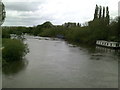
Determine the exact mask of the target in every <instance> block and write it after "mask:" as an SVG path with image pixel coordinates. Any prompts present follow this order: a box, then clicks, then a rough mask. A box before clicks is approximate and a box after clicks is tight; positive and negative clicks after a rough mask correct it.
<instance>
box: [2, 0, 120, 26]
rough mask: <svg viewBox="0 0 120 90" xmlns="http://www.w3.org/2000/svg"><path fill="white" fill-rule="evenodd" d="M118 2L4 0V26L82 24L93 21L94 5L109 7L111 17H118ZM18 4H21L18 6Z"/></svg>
mask: <svg viewBox="0 0 120 90" xmlns="http://www.w3.org/2000/svg"><path fill="white" fill-rule="evenodd" d="M118 1H119V0H103V1H101V0H27V2H26V0H4V3H5V5H6V11H7V18H6V22H5V23H4V25H27V26H32V25H37V24H41V23H43V22H45V21H51V22H52V23H53V24H63V23H64V22H69V21H71V22H80V23H84V22H86V21H89V20H92V19H93V16H94V9H95V5H96V4H98V5H101V6H109V9H110V15H111V17H115V16H117V15H118ZM20 2H22V3H23V4H19V3H20ZM16 3H18V4H16ZM14 18H15V19H14ZM12 20H13V21H12Z"/></svg>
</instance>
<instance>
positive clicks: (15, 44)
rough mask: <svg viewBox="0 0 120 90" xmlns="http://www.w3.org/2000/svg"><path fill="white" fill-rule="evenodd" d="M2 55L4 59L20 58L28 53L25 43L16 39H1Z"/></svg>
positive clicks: (13, 59)
mask: <svg viewBox="0 0 120 90" xmlns="http://www.w3.org/2000/svg"><path fill="white" fill-rule="evenodd" d="M2 43H3V47H4V49H3V50H2V55H3V59H4V60H6V61H15V60H21V59H22V57H23V56H25V54H26V53H28V48H27V45H26V44H24V43H23V42H22V41H20V40H17V39H3V42H2Z"/></svg>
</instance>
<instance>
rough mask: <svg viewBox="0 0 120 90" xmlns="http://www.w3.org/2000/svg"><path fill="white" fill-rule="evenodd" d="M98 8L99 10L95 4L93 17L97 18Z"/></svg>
mask: <svg viewBox="0 0 120 90" xmlns="http://www.w3.org/2000/svg"><path fill="white" fill-rule="evenodd" d="M98 10H99V7H98V5H97V4H96V8H95V14H94V19H97V18H98Z"/></svg>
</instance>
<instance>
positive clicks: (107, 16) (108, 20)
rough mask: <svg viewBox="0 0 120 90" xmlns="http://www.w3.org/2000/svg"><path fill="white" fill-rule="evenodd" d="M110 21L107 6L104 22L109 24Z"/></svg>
mask: <svg viewBox="0 0 120 90" xmlns="http://www.w3.org/2000/svg"><path fill="white" fill-rule="evenodd" d="M109 22H110V16H109V8H108V6H107V7H106V24H107V25H109Z"/></svg>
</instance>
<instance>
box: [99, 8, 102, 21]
mask: <svg viewBox="0 0 120 90" xmlns="http://www.w3.org/2000/svg"><path fill="white" fill-rule="evenodd" d="M101 14H102V7H101V6H100V10H99V19H100V18H101V16H102V15H101Z"/></svg>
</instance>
